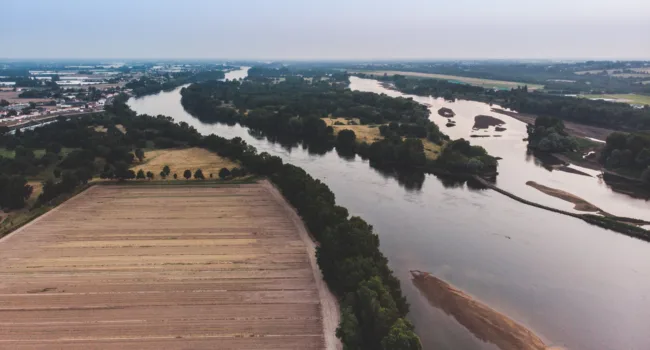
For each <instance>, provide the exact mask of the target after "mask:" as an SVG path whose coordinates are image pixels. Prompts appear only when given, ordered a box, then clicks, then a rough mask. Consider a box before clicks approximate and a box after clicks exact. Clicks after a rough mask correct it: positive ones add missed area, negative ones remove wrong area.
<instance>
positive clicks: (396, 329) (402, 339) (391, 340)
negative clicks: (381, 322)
mask: <svg viewBox="0 0 650 350" xmlns="http://www.w3.org/2000/svg"><path fill="white" fill-rule="evenodd" d="M381 348H382V349H383V350H422V344H421V343H420V338H418V336H417V335H416V334H415V332H414V331H413V325H411V323H410V322H409V321H407V320H405V319H403V318H400V319H398V320H397V321H396V322H395V324H393V326H392V327H391V328H390V331H389V332H388V335H386V336H385V337H384V339H382V341H381Z"/></svg>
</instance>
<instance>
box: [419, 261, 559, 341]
mask: <svg viewBox="0 0 650 350" xmlns="http://www.w3.org/2000/svg"><path fill="white" fill-rule="evenodd" d="M411 275H412V277H413V284H414V285H415V286H416V287H417V288H418V289H419V290H420V292H421V293H422V294H424V296H425V297H426V298H427V300H428V301H429V303H430V304H431V305H433V306H434V307H436V308H439V309H441V310H442V311H444V312H445V313H446V314H448V315H451V316H453V317H454V318H455V319H456V321H458V323H460V324H462V325H463V326H464V327H465V328H467V329H468V330H469V331H470V332H472V334H474V335H475V336H476V337H477V338H479V339H481V340H483V341H485V342H489V343H492V344H494V345H496V346H497V347H499V349H501V350H545V349H549V348H548V347H547V346H546V345H545V344H544V342H543V341H542V339H541V338H540V337H539V336H537V335H536V334H535V333H533V331H531V330H530V329H528V328H526V327H524V326H522V325H521V324H519V323H517V322H516V321H514V320H512V319H511V318H509V317H508V316H506V315H504V314H502V313H500V312H498V311H496V310H494V309H492V308H490V307H489V306H487V305H485V304H483V303H481V302H480V301H477V300H475V299H474V298H472V297H471V296H469V295H467V294H465V293H464V292H463V291H461V290H459V289H457V288H455V287H453V286H452V285H450V284H449V283H447V282H445V281H443V280H441V279H439V278H436V277H433V276H432V275H431V274H429V273H427V272H421V271H411Z"/></svg>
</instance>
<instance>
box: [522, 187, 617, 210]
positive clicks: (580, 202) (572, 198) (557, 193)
mask: <svg viewBox="0 0 650 350" xmlns="http://www.w3.org/2000/svg"><path fill="white" fill-rule="evenodd" d="M526 185H528V186H530V187H532V188H535V189H537V190H539V191H541V192H544V193H546V194H547V195H549V196H553V197H556V198H560V199H562V200H565V201H567V202H571V203H573V204H575V207H573V209H575V210H579V211H588V212H601V213H604V212H603V211H602V210H601V209H600V208H598V207H597V206H595V205H593V204H591V203H589V202H587V201H586V200H584V199H582V198H580V197H578V196H576V195H573V194H571V193H569V192H564V191H562V190H558V189H555V188H551V187H546V186H544V185H540V184H538V183H537V182H535V181H528V182H526Z"/></svg>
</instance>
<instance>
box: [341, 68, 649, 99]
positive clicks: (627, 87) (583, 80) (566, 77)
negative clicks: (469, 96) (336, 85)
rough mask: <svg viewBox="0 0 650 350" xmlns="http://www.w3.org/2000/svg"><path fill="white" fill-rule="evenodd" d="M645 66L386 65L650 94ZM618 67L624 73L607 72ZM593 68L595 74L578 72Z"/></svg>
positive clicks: (555, 87) (560, 88) (557, 88)
mask: <svg viewBox="0 0 650 350" xmlns="http://www.w3.org/2000/svg"><path fill="white" fill-rule="evenodd" d="M634 67H636V68H645V69H648V68H649V67H650V66H648V65H647V62H645V64H644V62H638V61H636V62H635V61H628V62H625V61H617V62H611V61H610V62H606V61H600V62H598V61H588V62H577V63H550V62H549V63H515V62H501V63H495V62H489V63H488V62H482V63H481V62H474V63H459V62H446V63H444V62H436V63H425V62H419V63H416V62H411V63H408V64H401V63H395V64H392V65H386V66H382V68H381V69H382V70H396V71H409V72H419V73H433V74H445V75H452V76H461V77H469V78H479V79H492V80H502V81H514V82H521V83H522V85H523V84H539V85H543V86H544V89H545V90H547V91H553V92H557V93H563V94H579V93H611V94H615V93H641V94H650V85H648V84H644V83H643V82H644V81H647V80H648V79H649V78H650V74H647V75H644V74H640V73H641V72H638V71H635V70H632V69H631V68H634ZM350 68H351V69H377V67H376V66H373V65H368V66H364V65H357V66H352V67H350ZM605 70H615V71H616V72H619V73H621V74H628V75H622V76H615V75H610V74H607V73H603V71H605ZM585 71H593V72H594V73H593V74H576V72H585Z"/></svg>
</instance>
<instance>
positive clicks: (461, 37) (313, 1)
mask: <svg viewBox="0 0 650 350" xmlns="http://www.w3.org/2000/svg"><path fill="white" fill-rule="evenodd" d="M0 13H2V17H1V19H0V58H230V59H247V58H250V59H393V58H414V59H417V58H630V59H650V0H536V1H533V0H444V1H443V0H428V1H426V0H106V1H103V0H0Z"/></svg>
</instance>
